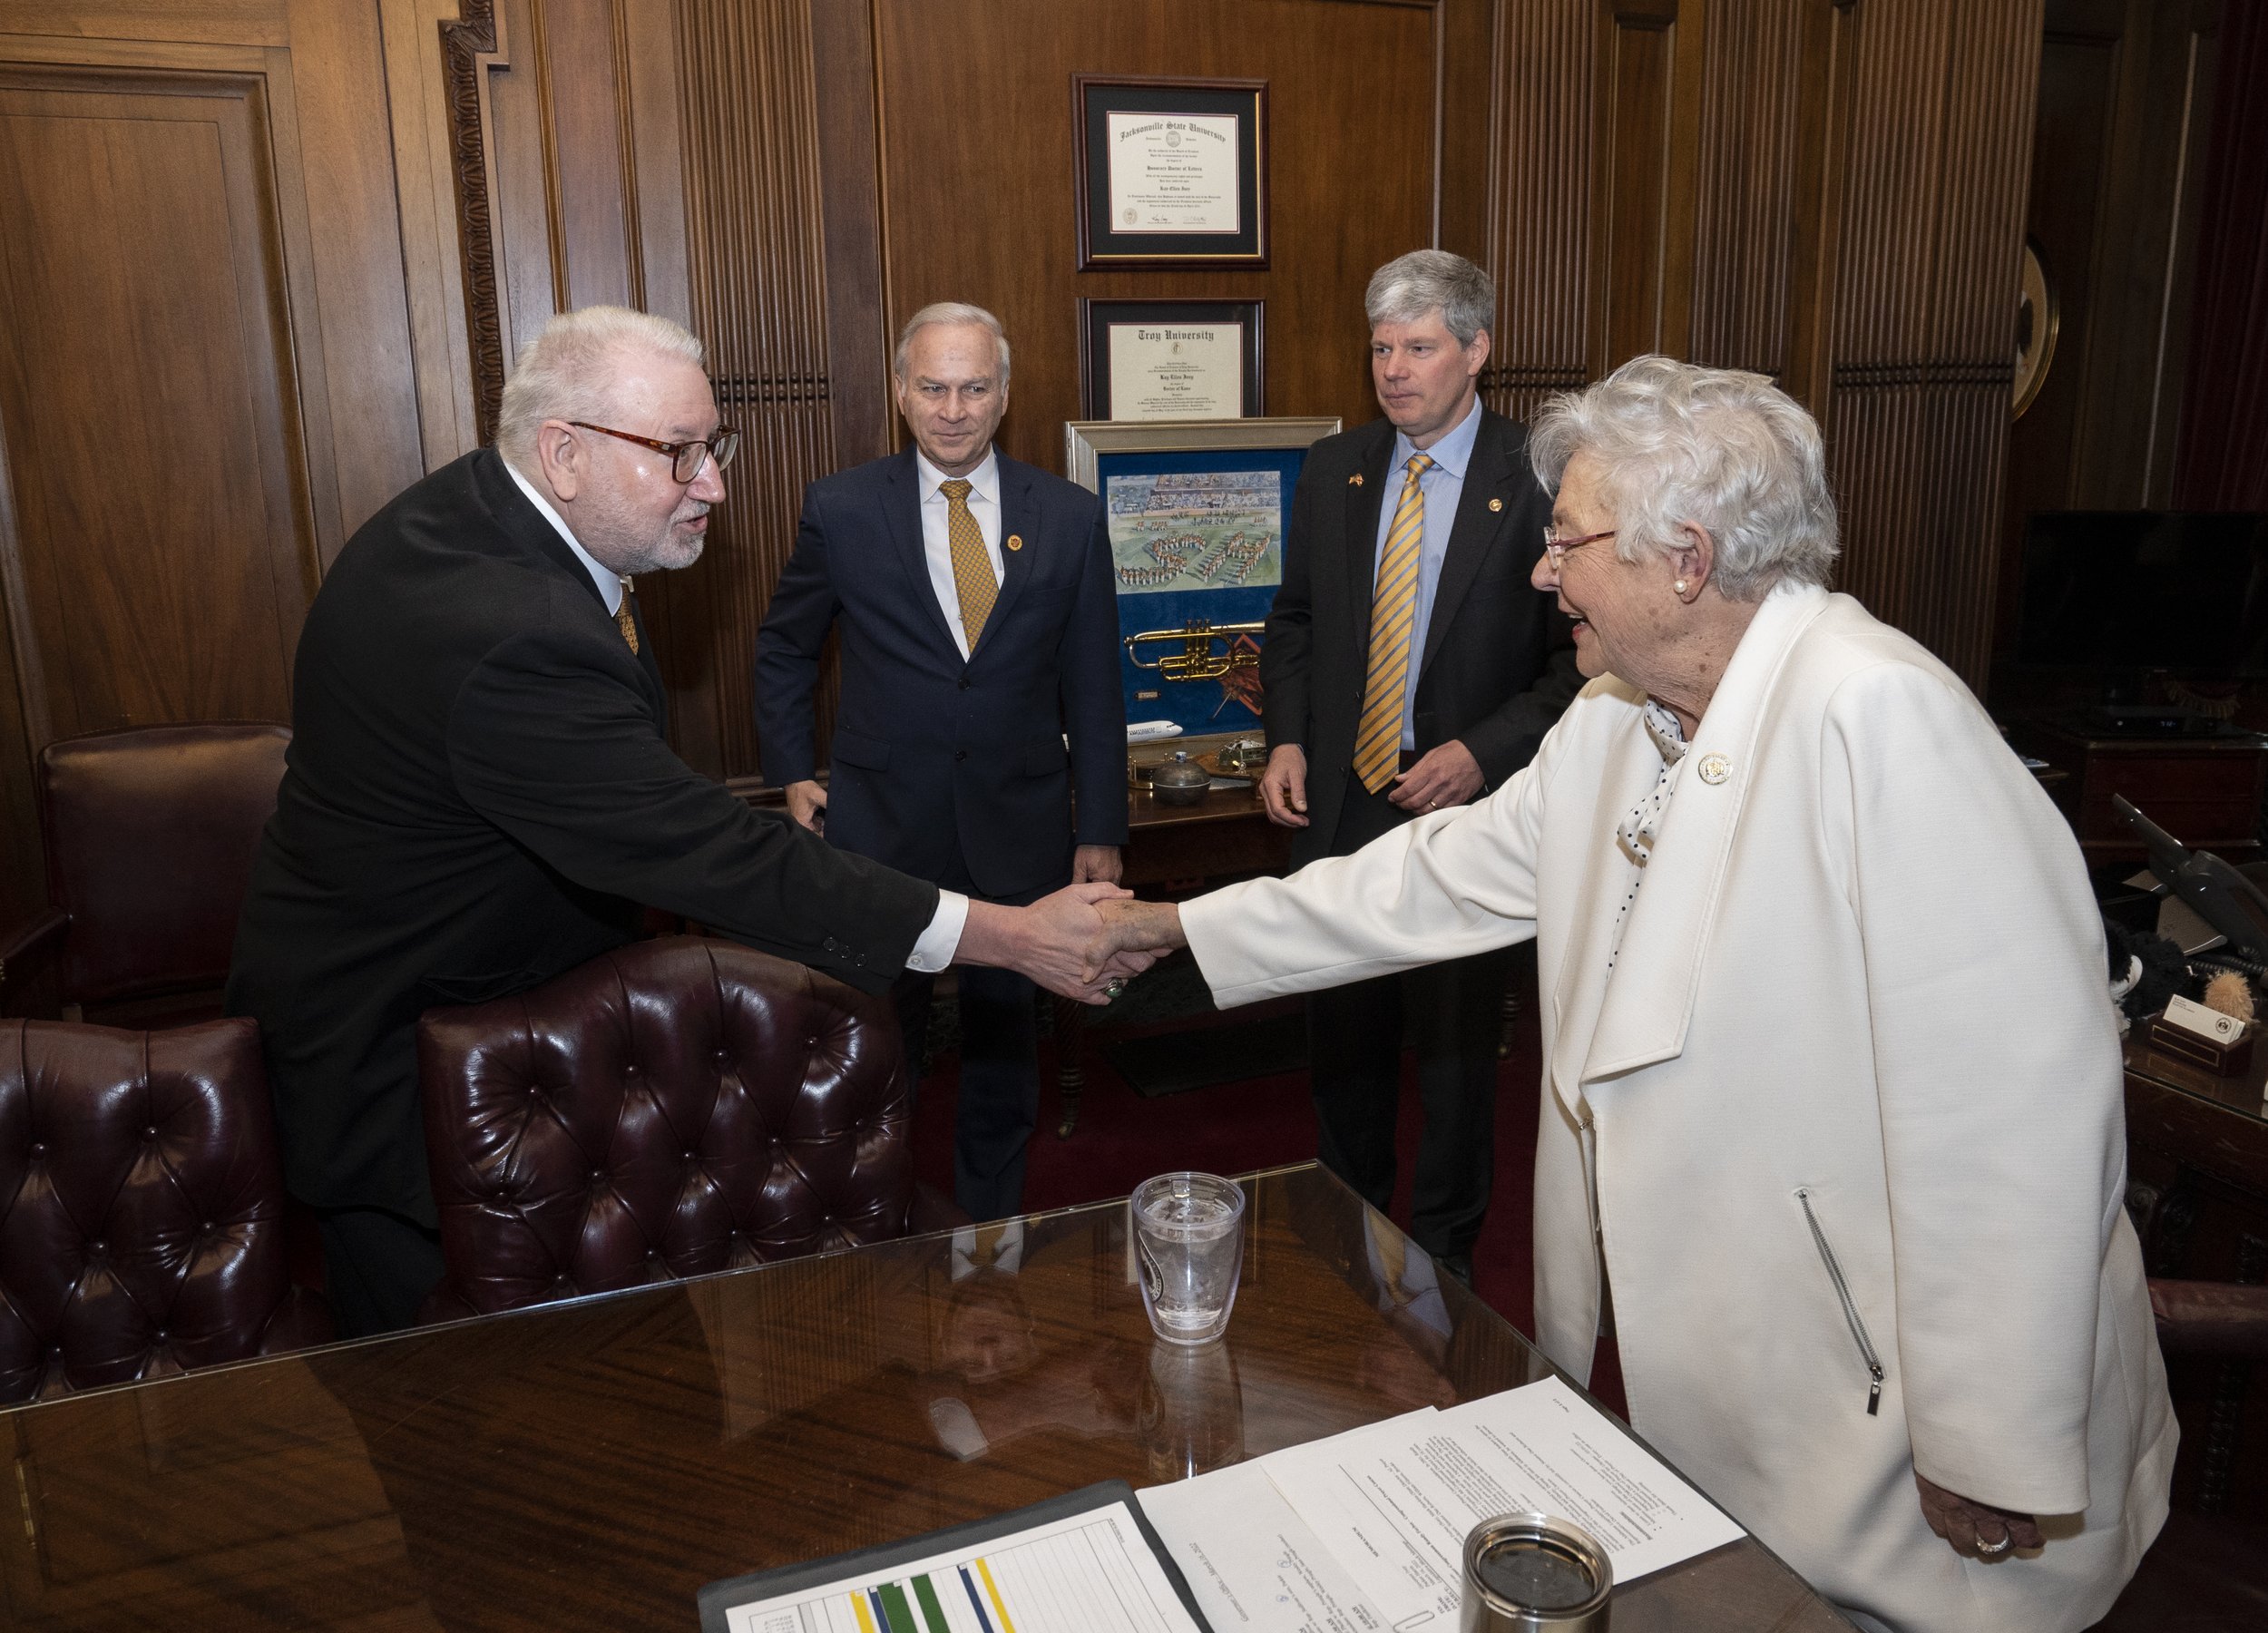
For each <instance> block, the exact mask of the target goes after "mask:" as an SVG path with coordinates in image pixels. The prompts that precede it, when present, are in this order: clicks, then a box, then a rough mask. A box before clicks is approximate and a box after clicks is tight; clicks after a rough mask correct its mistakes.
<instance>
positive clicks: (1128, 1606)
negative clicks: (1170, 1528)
mask: <svg viewBox="0 0 2268 1633" xmlns="http://www.w3.org/2000/svg"><path fill="white" fill-rule="evenodd" d="M725 1616H726V1626H727V1627H728V1628H729V1629H730V1633H1203V1629H1202V1628H1199V1627H1198V1623H1197V1622H1196V1620H1195V1619H1194V1618H1191V1616H1190V1615H1189V1612H1188V1610H1187V1609H1185V1608H1184V1607H1183V1605H1182V1603H1181V1599H1180V1597H1179V1596H1178V1594H1177V1593H1176V1592H1175V1591H1174V1589H1173V1585H1172V1583H1171V1582H1169V1581H1168V1579H1167V1577H1166V1573H1165V1571H1164V1569H1162V1568H1161V1567H1160V1566H1159V1565H1158V1557H1157V1555H1156V1554H1155V1553H1153V1552H1152V1551H1151V1550H1150V1545H1149V1540H1148V1539H1147V1538H1145V1537H1144V1536H1143V1535H1142V1533H1141V1530H1140V1528H1139V1526H1137V1525H1136V1524H1135V1522H1134V1517H1133V1515H1132V1514H1131V1513H1130V1512H1129V1511H1128V1509H1127V1506H1126V1504H1125V1503H1124V1502H1122V1501H1119V1502H1112V1503H1110V1504H1108V1505H1107V1506H1105V1507H1102V1508H1098V1509H1093V1510H1090V1511H1088V1512H1085V1513H1081V1514H1071V1515H1067V1516H1065V1517H1064V1518H1062V1519H1060V1520H1051V1521H1047V1522H1045V1523H1043V1524H1040V1525H1035V1526H1032V1527H1031V1528H1029V1529H1028V1530H1020V1531H1014V1532H1012V1533H1010V1534H1008V1535H1005V1536H1001V1537H994V1538H991V1539H989V1540H986V1541H985V1542H983V1543H982V1545H981V1548H979V1549H974V1550H966V1549H964V1550H956V1551H953V1552H947V1553H941V1554H936V1555H934V1556H931V1557H929V1558H926V1559H919V1560H904V1561H901V1562H900V1563H897V1564H894V1565H889V1566H885V1567H880V1568H877V1569H872V1570H869V1571H865V1572H863V1573H859V1574H855V1575H851V1576H846V1577H845V1578H843V1579H840V1580H838V1581H834V1582H828V1583H825V1584H822V1585H820V1586H817V1587H809V1588H799V1589H796V1590H794V1591H793V1592H790V1593H787V1594H784V1595H782V1596H780V1597H778V1598H777V1599H761V1600H758V1601H755V1602H753V1603H750V1604H746V1605H734V1606H732V1607H731V1608H730V1609H728V1610H727V1611H726V1613H725Z"/></svg>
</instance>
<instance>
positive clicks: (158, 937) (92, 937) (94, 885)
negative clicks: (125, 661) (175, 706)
mask: <svg viewBox="0 0 2268 1633" xmlns="http://www.w3.org/2000/svg"><path fill="white" fill-rule="evenodd" d="M290 741H291V731H290V728H288V727H285V726H272V725H265V724H260V723H258V722H252V721H215V722H210V723H204V724H197V725H183V726H151V727H137V728H129V729H126V730H122V731H102V732H96V733H94V734H93V736H90V737H79V738H64V740H63V741H61V742H57V743H51V744H49V745H48V747H47V748H44V749H43V750H42V751H41V753H40V757H39V782H40V789H39V794H40V817H41V821H42V823H43V825H44V833H45V836H46V847H47V900H48V904H49V905H48V906H47V907H46V908H44V909H43V910H42V911H41V912H39V913H37V914H34V915H33V916H32V917H31V919H29V920H28V921H27V922H25V923H24V924H19V925H17V926H15V928H14V929H13V930H11V931H9V932H8V933H7V934H5V935H0V991H5V994H6V996H7V997H8V998H9V999H11V1000H17V999H18V998H19V994H20V993H21V990H22V989H23V987H24V984H25V983H26V982H27V981H28V980H29V979H30V978H31V977H33V976H34V975H35V974H36V973H38V972H39V971H40V970H42V969H44V968H47V967H52V968H53V970H54V974H55V980H56V989H57V992H56V997H57V1001H58V1002H60V1003H61V1004H62V1005H64V1006H65V1007H64V1014H65V1015H67V1016H69V1017H71V1018H72V1019H79V1018H81V1017H82V1016H83V1017H84V1018H87V1019H91V1020H101V1021H107V1022H113V1023H118V1024H133V1025H140V1024H146V1023H150V1022H160V1021H161V1022H165V1023H169V1024H174V1023H180V1022H189V1021H200V1020H205V1019H209V1018H210V1017H212V1016H216V1015H218V1014H220V987H221V985H222V983H225V982H226V981H227V979H228V974H229V955H230V953H231V952H232V951H233V950H234V948H235V945H236V921H237V914H238V913H239V912H240V910H241V909H242V907H243V905H244V894H245V890H246V888H247V886H248V885H249V883H250V880H251V874H252V860H253V857H254V856H256V855H258V853H259V837H260V830H261V828H262V827H264V826H266V825H267V822H268V818H269V817H270V816H272V815H273V814H274V812H275V809H276V787H277V785H278V784H279V782H281V781H282V780H283V772H284V749H285V748H286V747H287V746H288V744H289V743H290ZM19 1006H20V1004H19V1003H17V1002H12V1004H11V1007H19Z"/></svg>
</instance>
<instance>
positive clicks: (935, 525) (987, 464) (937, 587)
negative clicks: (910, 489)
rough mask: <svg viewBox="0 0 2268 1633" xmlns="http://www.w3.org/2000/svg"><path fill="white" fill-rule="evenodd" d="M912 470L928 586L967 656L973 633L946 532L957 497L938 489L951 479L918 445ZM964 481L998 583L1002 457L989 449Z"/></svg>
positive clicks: (949, 535) (971, 510)
mask: <svg viewBox="0 0 2268 1633" xmlns="http://www.w3.org/2000/svg"><path fill="white" fill-rule="evenodd" d="M914 474H915V475H916V477H917V478H918V484H919V487H920V490H921V496H922V554H923V556H924V558H926V559H927V561H928V562H929V587H930V589H931V590H932V591H933V592H934V593H935V594H936V597H937V605H938V607H939V608H940V609H942V610H943V612H944V615H945V628H947V629H949V630H951V631H953V644H954V645H955V646H957V647H959V648H960V649H961V656H962V657H963V659H965V658H967V657H968V655H969V632H968V631H966V630H964V629H963V628H962V627H961V586H960V584H959V583H958V582H956V581H955V580H954V578H953V537H952V534H951V533H950V531H949V530H948V521H949V519H950V516H951V513H952V508H953V501H952V500H951V499H949V498H947V497H946V496H945V494H943V493H942V492H940V491H939V490H940V485H941V484H943V483H944V482H946V481H948V480H949V478H948V477H947V476H946V475H945V474H944V473H943V471H941V470H939V469H938V468H937V467H936V466H935V465H934V464H930V463H929V457H928V455H924V454H923V453H922V452H920V450H918V449H916V450H915V451H914ZM966 480H967V482H968V484H969V514H971V515H972V516H974V517H975V518H976V528H977V531H978V532H979V533H982V534H983V535H984V555H985V559H986V560H988V561H990V562H992V582H993V583H995V584H998V583H999V582H1001V580H1002V576H1003V573H1002V566H1001V559H1000V455H998V454H997V453H995V452H993V451H992V449H990V448H987V449H985V450H984V463H983V464H981V465H979V466H977V467H976V469H975V470H973V471H971V472H970V473H969V474H968V476H967V478H966Z"/></svg>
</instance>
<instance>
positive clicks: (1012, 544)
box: [1008, 533, 1023, 550]
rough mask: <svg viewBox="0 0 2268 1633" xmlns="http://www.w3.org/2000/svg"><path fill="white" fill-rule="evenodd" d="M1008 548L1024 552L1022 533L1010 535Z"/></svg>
mask: <svg viewBox="0 0 2268 1633" xmlns="http://www.w3.org/2000/svg"><path fill="white" fill-rule="evenodd" d="M1008 548H1009V549H1011V550H1022V548H1023V535H1022V533H1010V534H1009V535H1008Z"/></svg>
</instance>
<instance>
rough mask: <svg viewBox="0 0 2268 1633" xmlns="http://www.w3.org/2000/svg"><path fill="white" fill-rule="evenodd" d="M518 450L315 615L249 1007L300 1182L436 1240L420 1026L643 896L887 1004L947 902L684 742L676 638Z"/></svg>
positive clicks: (425, 507) (573, 951)
mask: <svg viewBox="0 0 2268 1633" xmlns="http://www.w3.org/2000/svg"><path fill="white" fill-rule="evenodd" d="M640 646H641V648H642V649H643V650H642V652H641V654H640V655H639V656H632V655H631V650H630V648H629V646H628V645H627V643H625V642H624V640H622V635H621V630H620V629H619V628H618V627H617V625H616V624H615V621H614V620H613V618H612V617H611V616H610V615H609V613H608V612H607V611H606V607H605V603H604V602H603V601H601V600H600V598H599V592H598V590H597V587H596V586H595V585H593V584H592V582H591V577H590V575H589V573H587V572H585V571H584V570H583V568H582V564H581V563H580V562H577V561H576V559H575V557H574V555H573V553H572V552H571V551H569V549H568V548H567V545H566V543H565V542H564V541H563V540H562V539H561V538H560V536H559V534H558V533H557V532H556V531H555V530H554V529H553V528H552V525H551V523H549V522H547V521H546V520H545V519H544V518H543V514H542V513H540V512H538V511H537V510H536V509H535V507H534V506H533V505H532V504H529V503H528V501H527V498H526V496H525V495H524V494H522V493H521V492H520V490H519V488H518V487H517V486H515V485H514V484H513V481H512V478H511V476H510V474H508V473H507V471H506V470H505V468H504V464H503V460H502V459H501V458H499V457H498V455H495V454H494V453H493V452H490V451H488V450H485V449H484V450H482V451H481V452H479V453H476V454H472V455H467V456H466V457H464V458H463V459H460V460H458V461H456V462H455V464H451V465H448V466H446V467H445V468H444V469H442V470H439V471H436V472H435V473H434V474H432V475H430V476H428V477H426V478H425V480H424V481H422V482H420V483H418V484H416V485H415V486H414V487H412V488H410V489H409V490H408V491H407V492H406V493H404V494H401V495H400V496H399V497H398V498H396V500H395V501H394V502H393V503H392V504H389V505H387V506H386V509H384V510H383V511H380V512H379V513H377V515H376V516H374V517H373V518H371V520H370V521H369V522H368V523H367V524H365V525H364V526H363V528H362V529H361V530H360V531H359V532H357V533H356V534H355V536H354V537H353V539H351V540H350V541H349V542H348V543H347V548H346V549H345V550H344V551H343V552H340V554H339V557H338V560H337V563H336V564H335V565H334V566H333V567H332V568H331V571H330V572H329V574H328V575H327V577H326V578H325V579H324V581H323V587H322V590H321V592H319V593H318V595H317V596H316V598H315V604H314V605H313V606H312V607H311V608H310V609H309V610H308V618H307V623H306V627H305V628H304V629H303V630H302V631H301V633H300V636H299V649H298V660H297V666H296V669H295V670H294V677H293V700H292V723H293V734H292V742H291V748H290V755H289V759H288V768H287V770H286V771H285V774H284V779H283V787H282V788H281V790H280V791H279V795H278V798H277V807H276V815H275V817H274V819H273V820H272V821H271V822H270V823H269V826H268V831H267V834H266V836H265V838H264V839H263V841H262V844H261V846H260V854H259V860H258V862H257V864H256V865H255V866H254V870H253V876H252V887H251V892H250V895H249V897H248V899H247V900H246V903H245V906H244V914H243V918H242V921H241V924H240V928H239V930H238V933H237V941H236V955H235V962H234V965H233V967H232V968H231V970H230V976H229V993H228V999H229V1007H230V1011H231V1012H233V1013H237V1014H249V1015H252V1016H255V1017H257V1018H258V1020H259V1022H260V1026H261V1030H262V1032H263V1034H264V1035H265V1038H266V1041H267V1049H268V1061H269V1076H270V1085H271V1087H272V1089H273V1090H274V1093H275V1098H276V1108H277V1114H278V1120H279V1126H280V1129H281V1132H282V1135H283V1147H284V1156H285V1164H286V1173H287V1178H288V1181H289V1184H290V1188H291V1189H292V1190H293V1192H294V1193H296V1194H297V1195H298V1196H299V1197H300V1198H303V1199H304V1200H306V1201H308V1202H310V1203H313V1204H315V1205H317V1206H318V1207H346V1206H376V1207H382V1208H393V1209H395V1210H396V1211H397V1212H400V1213H403V1214H406V1215H408V1216H409V1217H413V1218H416V1219H419V1220H422V1221H423V1222H425V1223H426V1224H428V1225H430V1224H431V1223H433V1221H434V1208H433V1200H432V1194H431V1191H430V1188H428V1185H427V1183H426V1178H425V1145H424V1139H423V1122H422V1120H421V1118H420V1115H419V1110H418V1100H417V1068H416V1054H415V1026H416V1022H417V1016H418V1014H419V1013H420V1012H422V1011H424V1010H425V1009H426V1008H428V1007H430V1006H432V1005H435V1004H444V1003H471V1002H482V1001H484V1000H486V999H490V998H495V997H499V996H502V995H503V994H505V993H513V992H517V991H520V990H523V989H524V988H527V987H530V986H533V985H535V984H536V983H539V982H543V981H546V980H548V979H550V978H551V977H552V976H553V975H556V974H558V973H561V972H562V971H563V970H567V969H570V968H572V966H573V965H575V964H578V963H582V962H583V961H584V960H586V959H589V958H591V957H593V956H595V955H596V954H598V953H601V952H603V951H605V950H606V949H608V948H610V947H613V946H617V945H620V944H621V943H623V942H625V941H627V940H629V939H630V938H631V934H632V933H633V930H634V927H635V924H636V919H637V913H638V907H637V905H640V904H642V905H650V906H655V907H660V908H665V909H668V910H670V911H671V912H675V913H680V914H685V915H687V916H688V917H690V918H694V919H698V920H699V921H700V922H701V923H702V924H708V925H709V926H711V927H713V928H714V929H716V930H717V931H719V932H720V933H721V934H728V935H731V936H734V937H736V938H738V939H739V940H742V941H745V942H747V943H748V944H750V945H751V946H756V947H760V948H762V949H764V950H765V951H766V952H768V953H778V954H780V955H781V956H783V957H787V958H792V959H797V960H800V961H801V962H803V963H808V964H812V965H815V966H816V967H818V968H820V969H823V970H826V971H827V972H828V973H831V974H834V975H836V976H839V977H841V978H842V979H844V980H846V981H848V982H850V983H854V984H855V985H858V986H862V987H865V988H866V989H867V990H869V991H880V990H882V989H883V988H885V987H886V986H887V984H888V983H889V982H890V981H891V979H892V978H893V977H894V975H895V974H896V973H897V972H898V971H899V969H900V968H901V967H902V966H903V965H904V962H905V959H906V956H907V954H908V953H910V952H911V951H912V949H913V945H914V941H915V940H916V939H917V938H918V937H919V936H920V934H921V933H922V931H923V930H924V928H925V927H926V926H927V924H928V923H929V921H930V919H931V917H932V916H933V915H934V914H935V912H936V905H937V892H936V890H935V889H934V887H933V886H930V885H924V884H921V883H919V882H918V881H916V880H913V879H909V878H905V877H904V876H902V875H896V874H893V873H890V872H889V871H887V870H886V869H884V868H881V867H878V866H876V865H874V864H872V863H870V862H866V861H864V860H862V859H859V858H856V857H850V856H844V855H842V854H841V853H840V852H838V851H836V850H833V849H831V848H830V847H828V846H826V845H825V844H823V843H821V842H820V841H819V840H817V839H816V838H814V837H813V836H810V835H808V834H806V833H804V832H803V831H802V830H800V829H798V828H797V827H796V826H794V825H793V824H792V823H789V822H787V821H786V820H785V819H784V818H782V817H777V816H776V815H759V814H758V813H757V812H755V811H753V810H751V809H749V808H748V806H746V805H745V804H743V803H742V802H741V801H740V800H739V799H738V798H737V797H734V796H733V795H732V794H731V793H729V792H728V791H727V790H726V789H725V788H724V787H723V786H722V785H720V784H719V783H716V782H713V781H711V780H710V779H709V778H708V777H703V776H701V775H700V774H699V772H697V771H695V770H693V769H692V768H690V767H689V766H687V765H686V764H685V763H684V762H683V761H682V760H680V759H679V758H677V756H676V755H675V754H673V753H671V752H670V747H669V744H668V743H667V741H666V740H665V739H664V738H663V694H662V689H661V680H660V673H659V671H658V670H656V669H655V666H654V661H653V655H652V650H651V647H650V644H649V643H647V642H645V641H644V640H643V639H642V634H641V640H640Z"/></svg>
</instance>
